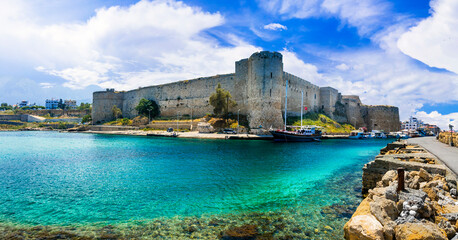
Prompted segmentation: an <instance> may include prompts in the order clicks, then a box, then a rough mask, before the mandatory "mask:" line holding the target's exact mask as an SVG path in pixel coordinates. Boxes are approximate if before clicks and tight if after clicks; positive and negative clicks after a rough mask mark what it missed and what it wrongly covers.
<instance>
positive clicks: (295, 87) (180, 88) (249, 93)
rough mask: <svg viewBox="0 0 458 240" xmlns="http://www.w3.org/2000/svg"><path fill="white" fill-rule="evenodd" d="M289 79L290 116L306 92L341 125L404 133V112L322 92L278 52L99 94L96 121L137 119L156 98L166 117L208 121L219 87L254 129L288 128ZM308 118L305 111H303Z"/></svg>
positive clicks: (313, 105)
mask: <svg viewBox="0 0 458 240" xmlns="http://www.w3.org/2000/svg"><path fill="white" fill-rule="evenodd" d="M286 81H288V106H287V108H288V116H299V115H300V112H301V92H302V91H303V93H304V95H303V96H304V104H303V106H304V107H307V108H308V110H307V112H310V111H313V112H320V111H323V112H324V113H325V114H327V115H328V116H330V117H331V118H333V119H335V120H337V121H339V122H348V123H350V124H352V125H354V126H355V127H357V128H358V127H367V128H368V129H370V130H371V129H382V130H385V131H395V130H397V129H399V126H398V125H399V110H398V109H397V108H395V107H389V106H366V105H363V104H362V103H361V101H360V99H359V97H358V96H341V94H340V93H339V92H338V91H337V90H336V89H334V88H332V87H323V88H320V87H318V86H316V85H314V84H312V83H310V82H308V81H306V80H304V79H302V78H299V77H297V76H294V75H292V74H289V73H287V72H284V71H283V61H282V55H281V54H280V53H276V52H267V51H264V52H258V53H254V54H253V55H251V56H250V58H248V59H242V60H240V61H237V62H236V63H235V73H231V74H225V75H216V76H212V77H203V78H197V79H192V80H184V81H179V82H174V83H169V84H163V85H157V86H150V87H144V88H139V89H135V90H131V91H127V92H115V91H114V90H109V91H105V92H94V95H93V108H92V118H93V122H94V123H97V122H103V121H110V120H112V119H113V116H112V111H111V109H112V107H113V106H114V105H116V106H118V107H119V108H120V109H121V110H122V113H123V116H124V117H128V118H133V117H136V116H137V111H136V110H135V107H136V106H137V105H138V103H139V102H140V100H141V99H142V98H146V99H149V100H154V101H156V102H157V103H158V105H159V106H160V114H161V116H168V117H175V116H177V114H178V115H179V116H182V115H191V112H192V115H193V117H203V116H204V115H206V114H207V113H213V107H212V106H211V105H210V104H209V97H210V95H211V94H212V93H213V92H215V88H216V86H217V85H218V84H221V87H222V88H224V89H226V90H228V91H229V92H230V93H231V95H232V97H233V100H234V101H236V103H237V105H236V106H233V107H230V108H229V111H230V112H232V113H233V114H237V112H238V110H240V114H241V115H245V116H247V119H248V122H249V127H250V128H257V127H258V126H259V125H262V126H263V127H264V128H270V127H272V128H283V124H284V116H283V114H284V110H285V109H284V108H285V106H284V104H285V86H286ZM303 113H304V114H305V113H306V111H304V112H303Z"/></svg>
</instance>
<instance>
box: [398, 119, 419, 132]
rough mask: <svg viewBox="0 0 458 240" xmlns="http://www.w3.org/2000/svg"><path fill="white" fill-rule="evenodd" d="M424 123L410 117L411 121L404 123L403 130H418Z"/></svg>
mask: <svg viewBox="0 0 458 240" xmlns="http://www.w3.org/2000/svg"><path fill="white" fill-rule="evenodd" d="M422 124H423V122H422V121H421V120H418V119H417V118H416V117H412V116H410V119H409V121H405V122H403V123H402V126H401V129H406V130H417V129H418V128H420V127H422Z"/></svg>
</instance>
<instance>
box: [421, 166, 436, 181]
mask: <svg viewBox="0 0 458 240" xmlns="http://www.w3.org/2000/svg"><path fill="white" fill-rule="evenodd" d="M418 176H420V178H422V179H423V180H425V181H427V182H429V181H431V180H432V179H433V176H432V175H431V174H429V173H428V172H427V171H426V170H425V169H423V168H420V172H419V173H418Z"/></svg>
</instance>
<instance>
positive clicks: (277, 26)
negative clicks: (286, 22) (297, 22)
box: [264, 23, 288, 31]
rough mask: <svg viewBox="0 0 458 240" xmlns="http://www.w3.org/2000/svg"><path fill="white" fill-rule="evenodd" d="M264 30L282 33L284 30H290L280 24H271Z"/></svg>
mask: <svg viewBox="0 0 458 240" xmlns="http://www.w3.org/2000/svg"><path fill="white" fill-rule="evenodd" d="M264 29H266V30H273V31H278V30H280V31H282V30H287V29H288V28H287V27H286V26H283V25H281V24H280V23H269V24H267V25H265V26H264Z"/></svg>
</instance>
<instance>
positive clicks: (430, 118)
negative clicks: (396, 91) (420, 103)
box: [415, 111, 458, 130]
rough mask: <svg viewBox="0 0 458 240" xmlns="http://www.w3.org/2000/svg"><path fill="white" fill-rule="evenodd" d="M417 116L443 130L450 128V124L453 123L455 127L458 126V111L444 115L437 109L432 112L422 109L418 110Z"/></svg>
mask: <svg viewBox="0 0 458 240" xmlns="http://www.w3.org/2000/svg"><path fill="white" fill-rule="evenodd" d="M415 116H416V117H417V118H418V119H420V120H422V121H423V122H425V123H429V124H434V125H437V126H439V127H440V128H441V129H442V130H449V127H448V125H449V124H452V125H453V126H454V129H457V128H458V112H456V113H450V114H444V115H443V114H440V113H438V112H437V111H432V112H430V113H426V112H424V111H420V112H417V113H416V114H415Z"/></svg>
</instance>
